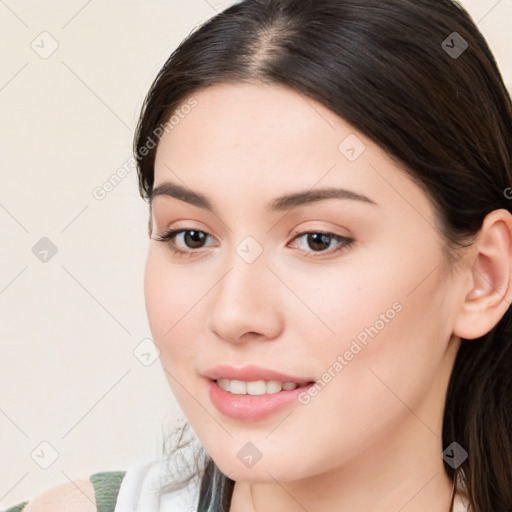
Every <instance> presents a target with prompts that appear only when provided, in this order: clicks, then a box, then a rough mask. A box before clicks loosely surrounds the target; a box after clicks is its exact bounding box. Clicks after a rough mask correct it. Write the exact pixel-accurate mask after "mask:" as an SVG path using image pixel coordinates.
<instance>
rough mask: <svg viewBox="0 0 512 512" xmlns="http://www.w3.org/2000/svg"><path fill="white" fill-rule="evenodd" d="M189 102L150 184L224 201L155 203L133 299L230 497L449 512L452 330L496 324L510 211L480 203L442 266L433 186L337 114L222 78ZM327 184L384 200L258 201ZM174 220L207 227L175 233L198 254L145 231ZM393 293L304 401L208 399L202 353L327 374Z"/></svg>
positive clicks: (264, 504) (254, 502)
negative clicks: (454, 257)
mask: <svg viewBox="0 0 512 512" xmlns="http://www.w3.org/2000/svg"><path fill="white" fill-rule="evenodd" d="M194 98H195V99H196V100H197V106H196V107H195V108H194V109H192V110H191V112H190V113H189V114H188V115H187V116H185V117H184V119H182V120H181V121H180V122H179V124H177V125H176V126H175V127H174V128H173V129H172V130H171V131H169V132H168V133H166V134H164V136H163V138H162V139H161V142H160V143H159V146H158V150H157V155H156V162H155V187H156V186H158V185H160V184H161V183H163V182H165V181H172V182H174V183H177V184H180V185H182V186H186V187H188V188H190V189H192V190H194V191H197V192H200V193H202V194H204V195H206V196H207V197H208V198H209V199H210V201H211V202H212V203H213V205H214V206H215V209H216V211H215V213H212V212H208V211H206V210H203V209H201V208H199V207H197V206H193V205H190V204H188V203H186V202H184V201H181V200H179V199H176V198H171V197H167V196H155V197H154V198H153V201H152V207H151V213H150V217H151V225H150V233H151V237H152V239H151V240H150V243H149V250H148V256H147V263H146V269H145V278H144V286H145V298H146V308H147V313H148V319H149V323H150V326H151V331H152V334H153V339H154V341H155V343H156V345H157V346H158V348H159V349H160V351H161V355H160V358H161V363H162V366H163V368H164V370H165V374H166V377H167V379H168V381H169V384H170V386H171V388H172V391H173V392H174V394H175V396H176V398H177V400H178V402H179V404H180V406H181V408H182V409H183V412H184V414H185V415H186V417H187V419H188V421H189V422H190V424H191V426H192V428H193V429H194V431H195V433H196V434H197V436H198V437H199V439H200V441H201V442H202V444H203V446H204V447H205V448H206V450H207V451H208V452H209V454H210V455H211V457H212V458H213V459H214V461H215V463H216V464H217V466H218V467H219V468H220V469H221V471H223V472H224V473H225V474H227V475H228V476H229V477H230V478H231V479H233V480H235V481H236V484H235V489H234V493H233V500H232V506H231V512H242V511H245V512H246V511H252V510H257V511H266V512H277V511H279V512H289V511H290V512H291V511H294V512H295V511H303V510H309V511H318V510H322V511H323V512H331V511H332V512H334V511H336V512H348V511H350V512H354V511H363V510H364V511H367V510H372V511H374V512H389V511H390V510H396V511H400V512H419V511H427V510H428V511H430V512H432V511H434V512H435V511H437V512H446V511H447V510H448V507H449V503H450V497H451V490H452V482H451V481H450V479H449V478H448V477H447V476H446V474H445V470H444V467H443V464H444V463H443V460H442V458H441V453H442V451H443V449H444V448H445V446H442V440H441V429H442V417H443V410H444V397H445V393H446V389H447V385H448V381H449V377H450V374H451V370H452V367H453V362H454V360H455V356H456V353H457V350H458V348H459V345H460V343H461V341H460V337H465V338H468V339H472V338H476V337H478V336H481V335H482V334H485V333H486V332H488V331H489V330H490V329H492V327H493V326H494V325H495V324H496V323H497V322H498V321H499V319H500V318H501V317H502V315H503V314H504V312H505V311H506V309H507V307H508V304H509V303H510V301H511V293H510V270H511V261H512V258H511V252H510V238H511V237H510V233H511V229H512V224H511V219H510V214H509V213H508V212H506V211H505V210H496V211H494V212H492V213H491V214H489V215H488V216H487V218H486V220H485V222H484V225H483V227H482V230H481V233H480V235H479V237H478V238H477V240H476V242H475V243H474V244H473V245H472V246H471V247H470V248H468V249H466V250H465V252H462V253H460V255H459V259H458V261H457V264H456V267H455V269H450V268H449V267H448V264H447V261H446V256H445V253H444V252H443V250H442V249H443V246H444V240H443V238H442V236H441V235H440V233H439V231H438V230H437V229H436V227H435V226H436V224H435V220H434V210H433V207H432V205H431V203H430V201H429V200H428V198H427V196H426V195H425V193H424V192H423V191H422V190H421V189H420V188H419V187H418V186H417V185H415V184H414V183H413V182H412V181H411V179H410V178H408V176H407V174H406V173H405V172H404V171H403V170H402V169H400V168H399V166H398V165H397V164H396V163H395V162H394V161H393V160H392V159H391V158H390V157H389V156H388V155H387V154H386V153H385V152H384V151H383V150H382V149H380V148H379V147H378V146H376V145H375V144H374V143H373V142H371V141H370V140H369V139H368V138H366V137H365V136H364V135H363V134H361V133H360V132H358V131H357V130H355V128H354V127H352V126H351V125H350V124H348V123H347V122H346V121H344V120H343V119H342V118H340V117H338V116H337V115H335V114H334V113H333V112H331V111H330V110H328V109H327V108H325V107H324V106H322V105H321V104H319V103H317V102H315V101H313V100H311V99H309V98H305V97H304V96H302V95H300V94H299V93H297V92H295V91H293V90H291V89H288V88H285V87H283V86H278V85H262V84H220V85H215V86H212V87H209V88H206V89H204V90H202V91H200V92H197V93H196V94H194ZM350 134H355V135H357V137H358V138H359V139H360V141H362V142H363V143H364V145H365V147H366V149H365V151H364V152H363V153H362V154H361V155H360V156H359V157H358V158H357V159H356V160H355V161H353V162H351V161H349V160H348V159H347V158H346V157H345V155H344V154H342V152H340V150H339V149H338V147H339V145H340V143H341V142H342V141H343V140H344V139H345V137H347V136H348V135H350ZM326 186H336V187H343V188H346V189H349V190H352V191H355V192H358V193H360V194H364V195H365V196H367V197H369V198H371V199H372V200H373V201H375V202H376V203H377V205H371V204H366V203H363V202H358V201H355V200H339V199H329V200H324V201H320V202H316V203H312V204H309V205H307V206H301V207H296V208H294V209H292V210H290V211H288V212H277V213H268V212H266V211H265V209H264V204H266V203H267V202H268V201H269V200H271V199H274V198H276V197H278V196H281V195H282V194H285V193H291V192H295V191H299V190H310V189H317V188H320V187H326ZM171 227H172V228H176V229H178V228H179V229H189V230H199V231H202V232H204V233H207V234H208V235H210V236H208V237H207V238H206V239H205V240H204V242H203V245H202V246H201V244H200V243H198V244H197V245H192V242H191V240H190V238H188V237H185V236H184V235H183V234H182V235H178V236H177V238H176V239H175V240H174V241H175V243H176V244H177V246H178V247H179V248H180V249H182V250H185V251H189V252H190V253H192V256H191V257H183V256H177V255H175V254H174V253H173V252H172V250H171V248H170V245H169V243H163V242H158V241H156V240H154V239H155V238H156V237H157V235H159V234H161V233H162V232H164V231H165V230H167V229H169V228H171ZM294 230H296V232H297V234H300V233H305V232H306V233H307V232H318V231H319V230H320V231H327V232H330V233H333V234H334V235H340V236H345V237H349V238H352V239H353V240H354V243H353V244H352V245H351V246H349V247H346V248H345V249H343V250H341V251H340V252H337V253H335V252H333V251H334V250H335V249H336V248H338V247H340V246H341V245H342V244H343V242H341V243H340V242H337V241H336V239H335V238H331V239H330V241H329V240H328V242H327V243H328V245H327V247H326V248H325V249H324V250H323V252H322V250H321V249H318V248H317V246H315V245H314V243H313V242H311V241H310V242H309V243H308V237H307V235H306V236H302V237H301V238H295V239H294V237H295V236H297V234H294ZM247 236H252V237H253V238H254V239H255V240H256V241H257V242H258V244H260V246H261V248H262V249H263V253H262V254H261V255H260V256H259V258H257V259H256V260H255V261H254V262H253V263H251V264H248V263H246V261H244V259H242V258H241V257H240V256H238V254H237V253H236V248H237V246H238V244H240V243H241V242H242V241H243V240H244V239H245V238H246V237H247ZM187 242H188V243H189V245H186V243H187ZM196 247H198V248H196ZM194 251H195V252H194ZM397 302H398V303H399V304H400V305H401V310H400V311H399V312H396V314H395V315H394V318H393V319H392V320H389V321H388V322H387V323H386V324H385V327H384V328H382V329H381V330H380V331H379V332H378V335H376V336H375V337H374V338H370V339H369V341H368V343H367V345H366V346H364V347H363V348H362V349H361V350H360V351H359V352H358V353H357V355H355V356H354V357H353V358H352V360H350V361H348V363H347V364H346V365H345V366H344V367H343V369H342V371H339V372H338V373H336V374H335V377H334V378H332V379H331V381H330V382H329V383H328V384H327V385H326V386H325V387H324V388H323V389H322V390H321V392H319V393H318V394H317V396H316V397H314V398H312V399H311V401H310V403H308V404H307V405H301V404H299V403H294V404H293V405H292V406H290V407H288V408H287V409H285V410H283V411H280V412H278V413H276V414H274V415H272V416H271V417H270V418H267V419H265V420H261V421H257V422H251V423H249V422H244V421H236V420H233V419H231V418H228V417H226V416H224V415H223V414H221V413H220V412H219V411H218V410H217V409H216V408H215V407H214V405H213V404H212V403H211V401H210V399H209V397H208V392H207V386H206V381H205V379H204V378H202V373H203V372H204V371H205V370H207V369H208V368H211V367H212V366H214V365H217V364H221V363H228V364H231V365H233V366H244V365H246V364H251V363H252V364H257V365H260V366H263V367H267V368H271V369H274V370H277V371H282V372H285V373H289V374H291V375H295V376H303V377H314V379H321V378H322V375H323V374H324V373H325V372H326V371H327V370H328V368H332V366H333V363H334V362H335V361H336V360H337V357H338V355H340V354H341V355H343V354H344V353H345V352H346V351H347V350H348V349H349V348H350V346H351V342H352V340H354V339H355V338H356V336H357V335H358V334H359V333H361V331H363V330H364V329H365V327H369V326H371V325H374V324H375V323H376V321H377V320H378V319H379V318H381V317H380V315H381V314H385V313H386V311H387V310H389V309H390V308H392V305H393V304H394V303H397ZM247 442H251V443H253V444H255V445H256V446H257V448H258V449H259V450H260V452H261V453H262V458H261V459H260V460H259V461H258V462H257V463H256V464H255V465H253V466H252V467H250V468H249V467H246V466H245V465H244V464H243V463H242V462H241V461H240V460H239V459H238V457H237V452H238V451H239V450H240V448H241V447H242V446H244V445H245V443H247Z"/></svg>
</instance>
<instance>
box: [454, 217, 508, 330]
mask: <svg viewBox="0 0 512 512" xmlns="http://www.w3.org/2000/svg"><path fill="white" fill-rule="evenodd" d="M511 240H512V215H511V214H510V212H508V211H507V210H504V209H500V210H494V211H492V212H491V213H489V214H488V215H487V216H486V217H485V219H484V222H483V223H482V227H481V229H480V232H479V234H478V237H477V239H476V241H475V243H474V246H473V247H472V251H471V254H472V257H471V258H472V261H469V262H468V272H469V274H470V275H469V279H468V282H469V283H470V284H469V286H470V288H469V291H468V290H467V289H466V290H465V291H464V295H463V296H462V297H461V298H462V303H461V307H460V310H459V312H458V315H457V318H456V320H455V323H454V328H453V332H454V334H455V335H456V336H459V337H460V338H465V339H475V338H479V337H481V336H484V335H485V334H487V333H488V332H489V331H491V330H492V329H493V328H494V326H495V325H496V324H497V323H498V322H499V321H500V320H501V318H502V317H503V315H504V314H505V312H506V311H507V309H508V307H509V305H510V302H511V300H512V282H511V280H512V243H511Z"/></svg>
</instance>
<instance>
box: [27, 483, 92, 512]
mask: <svg viewBox="0 0 512 512" xmlns="http://www.w3.org/2000/svg"><path fill="white" fill-rule="evenodd" d="M61 510H69V512H96V511H97V508H96V497H95V492H94V487H93V484H92V482H91V481H90V480H88V479H82V480H76V481H74V482H69V483H66V484H63V485H60V486H58V487H55V488H53V489H50V490H49V491H46V492H44V493H43V494H40V495H39V496H37V497H36V498H34V499H33V500H30V501H29V502H28V503H27V505H26V506H25V507H24V508H23V512H59V511H61Z"/></svg>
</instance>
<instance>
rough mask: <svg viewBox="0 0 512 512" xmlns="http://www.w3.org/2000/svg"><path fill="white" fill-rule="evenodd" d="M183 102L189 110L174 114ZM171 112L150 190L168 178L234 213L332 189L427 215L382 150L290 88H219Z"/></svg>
mask: <svg viewBox="0 0 512 512" xmlns="http://www.w3.org/2000/svg"><path fill="white" fill-rule="evenodd" d="M191 100H192V101H191ZM187 102H188V103H189V104H191V105H194V107H193V108H186V109H183V110H182V111H181V112H180V108H183V105H185V104H187ZM177 112H178V115H177V116H176V117H175V119H176V120H179V121H178V122H176V123H174V124H173V127H172V129H171V130H169V132H168V133H165V134H164V135H163V137H162V139H161V141H160V143H159V145H158V148H157V153H156V159H155V186H158V185H159V184H161V183H163V182H165V181H167V180H170V181H173V182H175V183H176V182H177V183H180V184H182V185H185V186H187V187H189V188H192V189H194V190H197V191H204V192H205V193H206V194H207V195H209V196H211V195H213V196H215V197H218V201H219V202H221V203H222V201H223V200H225V201H227V202H229V203H230V204H232V203H234V202H237V205H238V206H240V207H243V206H244V205H246V204H248V203H247V201H248V200H249V199H250V198H251V197H256V196H258V197H260V198H261V197H266V198H270V197H274V196H277V195H280V194H279V192H280V191H283V192H286V191H289V190H297V189H312V188H313V187H320V186H338V187H344V188H347V189H351V190H354V191H356V192H361V193H363V194H365V195H367V196H369V197H372V198H374V199H376V201H377V202H378V203H379V204H384V205H385V204H386V203H388V204H389V206H390V207H391V208H395V209H396V208H400V209H405V210H407V212H408V214H411V213H412V212H414V208H411V204H415V205H417V208H419V209H420V210H421V209H422V208H423V210H424V212H429V209H430V204H429V203H428V200H427V198H426V196H425V194H424V192H423V191H422V190H421V189H419V187H417V185H416V184H414V183H413V182H412V180H411V179H410V178H409V177H408V176H407V174H406V173H405V172H404V171H402V170H401V169H399V168H398V166H397V164H396V162H395V161H394V160H392V159H391V158H390V157H389V155H387V154H386V152H385V151H383V150H382V148H380V147H379V146H377V145H376V144H375V143H373V142H372V141H371V140H370V139H368V138H367V137H365V136H364V135H363V134H362V133H360V132H359V131H358V130H356V129H355V128H354V127H353V126H352V125H351V124H350V123H348V122H347V121H345V120H344V119H343V118H341V117H340V116H338V115H336V114H335V113H334V112H332V111H331V110H329V109H328V108H327V107H325V106H324V105H322V104H321V103H319V102H316V101H314V100H312V99H311V98H309V97H306V96H304V95H302V94H300V93H298V92H297V91H295V90H293V89H291V88H288V87H285V86H280V85H275V84H272V85H269V84H231V83H227V84H218V85H215V86H211V87H208V88H206V89H203V90H201V91H198V92H197V93H195V94H193V95H192V96H191V97H190V98H187V99H186V100H185V102H183V104H182V107H179V108H178V109H177ZM347 149H348V150H351V149H354V150H355V154H354V152H352V153H350V151H349V152H348V153H347ZM354 156H355V157H356V158H354ZM210 192H211V193H210ZM241 198H245V199H243V200H242V199H241ZM259 202H261V201H259ZM408 203H409V204H408Z"/></svg>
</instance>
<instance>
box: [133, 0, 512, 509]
mask: <svg viewBox="0 0 512 512" xmlns="http://www.w3.org/2000/svg"><path fill="white" fill-rule="evenodd" d="M229 81H232V82H265V83H276V84H285V85H287V86H289V87H291V88H293V89H295V90H297V91H299V92H300V93H302V94H304V95H306V96H308V97H310V98H312V99H314V100H316V101H318V102H320V103H322V104H323V105H325V106H326V107H328V108H329V109H331V110H332V111H333V112H335V113H336V114H338V115H339V116H341V117H342V118H344V119H345V120H346V121H348V122H349V123H351V124H352V125H353V126H354V127H355V128H357V129H358V130H360V131H361V132H362V133H363V134H365V135H366V136H367V137H369V138H370V139H372V140H373V141H374V142H375V143H377V144H378V145H379V146H381V147H382V148H383V149H384V150H385V151H386V152H387V153H388V154H389V155H391V156H392V157H393V158H394V159H395V160H396V162H397V163H398V164H399V165H400V166H401V167H402V168H404V169H405V170H406V171H407V172H408V173H409V175H410V176H411V177H412V178H413V179H414V180H415V182H416V183H418V185H419V186H421V187H422V189H423V190H424V191H425V193H426V194H427V195H428V196H429V198H430V199H431V201H432V203H433V205H434V206H435V209H436V213H437V216H438V227H439V230H440V232H441V233H442V234H443V235H444V237H445V240H446V244H447V247H449V248H450V249H449V250H448V251H447V252H446V254H447V256H450V255H451V256H453V255H454V254H456V248H457V246H459V247H460V246H463V245H464V242H465V241H467V240H468V238H469V239H471V238H472V237H474V236H475V235H476V234H477V233H478V231H479V229H480V227H481V225H482V222H483V219H484V218H485V216H486V215H487V214H488V213H489V212H491V211H493V210H495V209H500V208H505V209H507V210H509V211H510V210H511V204H510V200H509V198H507V197H506V196H507V194H506V193H505V191H506V190H507V189H508V188H509V187H511V186H512V105H511V100H510V96H509V93H508V92H507V90H506V87H505V86H504V83H503V79H502V77H501V75H500V72H499V70H498V67H497V65H496V62H495V59H494V57H493V55H492V53H491V51H490V49H489V47H488V45H487V43H486V41H485V39H484V37H483V36H482V34H481V33H480V32H479V30H478V28H477V27H476V25H475V23H474V22H473V21H472V19H471V17H470V16H469V15H468V13H467V12H466V11H465V10H464V9H463V8H462V7H461V6H460V5H459V4H458V3H456V2H455V1H450V0H245V1H242V2H239V3H237V4H235V5H234V6H232V7H230V8H228V9H226V10H225V11H224V12H221V13H220V14H218V15H216V16H215V17H213V18H212V19H210V20H209V21H207V22H206V23H204V24H203V25H202V26H200V27H198V28H197V30H195V31H194V32H193V33H192V34H191V35H190V36H189V37H188V38H187V39H185V41H183V42H182V43H181V45H180V46H179V47H178V48H177V49H176V50H175V51H174V52H173V53H172V55H171V56H170V57H169V59H168V60H167V62H166V63H165V65H164V66H163V67H162V69H161V70H160V72H159V74H158V76H157V77H156V79H155V81H154V83H153V84H152V86H151V88H150V90H149V92H148V95H147V97H146V100H145V102H144V105H143V108H142V112H141V116H140V120H139V124H138V127H137V133H136V137H135V144H134V151H135V156H136V158H137V161H138V172H139V190H140V193H141V195H142V197H144V198H150V197H151V191H152V187H153V182H154V168H153V166H154V158H155V152H156V147H154V148H152V149H151V150H149V151H147V147H148V140H152V138H154V137H155V133H158V132H157V129H158V127H159V126H162V125H163V124H164V123H165V122H166V121H168V120H169V118H170V116H171V115H172V114H173V112H174V111H175V109H177V108H178V107H179V105H180V104H182V103H183V102H184V101H185V100H186V99H187V98H189V97H190V96H191V95H192V94H193V93H194V92H196V91H198V90H200V89H203V88H205V87H208V86H210V85H212V84H215V83H220V82H229ZM143 148H146V151H144V154H142V153H143V152H142V150H143ZM511 335H512V317H511V311H510V309H508V310H507V311H506V313H505V314H504V316H503V317H502V319H501V320H500V321H499V323H498V324H497V325H496V326H495V327H494V328H493V329H492V330H491V331H490V332H489V333H488V334H486V335H485V336H482V337H481V338H479V339H477V340H462V344H461V347H460V349H459V352H458V354H457V358H456V361H455V365H454V369H453V372H452V375H451V380H450V383H449V386H448V391H447V397H446V406H445V413H444V423H443V446H445V447H446V446H448V445H450V444H451V443H452V442H454V441H455V442H457V443H458V444H460V445H461V446H462V447H463V448H464V449H465V450H466V451H467V452H468V454H469V457H468V458H467V459H466V460H465V461H464V462H463V463H462V464H461V465H460V467H459V470H460V473H461V477H462V480H461V481H462V482H463V484H464V487H465V489H466V492H467V494H468V497H469V500H470V506H471V510H472V511H474V512H489V511H491V510H492V511H493V512H510V511H511V510H512V485H511V480H512V432H511V425H512V407H511V397H512V386H511V382H512V346H511ZM445 468H446V471H447V474H448V475H449V476H450V477H451V478H453V477H454V470H453V468H452V467H450V466H448V465H446V464H445ZM233 485H234V482H233V481H232V480H230V479H229V478H227V477H226V476H225V475H223V474H222V473H221V472H220V471H219V469H218V468H217V467H216V466H215V463H214V462H213V460H211V459H208V462H207V464H206V467H205V470H204V473H203V476H202V486H201V492H200V500H199V508H198V510H199V511H202V512H206V511H213V510H215V511H216V512H217V511H223V510H224V511H227V510H228V509H229V504H230V500H231V495H232V491H233Z"/></svg>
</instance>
